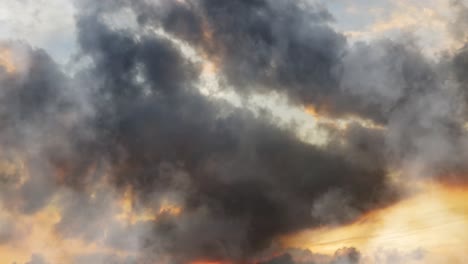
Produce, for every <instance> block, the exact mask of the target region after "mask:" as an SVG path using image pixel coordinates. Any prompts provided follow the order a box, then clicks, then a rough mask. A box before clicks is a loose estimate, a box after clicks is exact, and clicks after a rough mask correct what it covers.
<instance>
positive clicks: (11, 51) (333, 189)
mask: <svg viewBox="0 0 468 264" xmlns="http://www.w3.org/2000/svg"><path fill="white" fill-rule="evenodd" d="M75 4H76V8H77V14H76V28H77V42H78V46H79V52H78V54H76V56H75V57H74V60H73V61H72V62H71V64H76V67H73V68H74V69H75V70H74V71H73V72H72V73H71V72H70V71H69V70H67V69H66V68H65V67H63V66H61V65H60V64H58V63H56V62H54V60H53V59H52V58H51V56H49V55H48V54H47V52H45V51H44V50H41V49H39V48H34V47H32V46H30V45H29V44H28V43H25V42H23V41H18V40H11V41H5V42H3V43H2V44H1V49H0V50H1V53H0V54H1V55H0V65H1V66H0V120H1V122H0V146H1V147H0V150H1V151H0V156H1V162H0V168H1V171H2V173H1V175H0V188H1V190H2V191H1V194H0V196H1V201H2V206H3V207H4V208H5V210H6V211H8V212H10V213H11V214H12V215H25V216H29V215H33V214H36V213H37V212H40V211H41V210H44V209H45V208H48V207H50V205H51V204H52V205H53V206H54V208H56V209H57V210H58V212H59V214H60V218H59V220H58V221H57V223H56V224H55V225H54V226H53V230H54V232H56V234H57V236H58V237H60V238H63V239H79V240H82V241H84V243H87V244H97V245H99V246H101V247H104V248H107V249H109V250H108V251H106V252H107V253H99V254H98V253H96V254H77V255H74V256H73V258H70V259H68V260H67V261H68V262H69V263H170V264H172V263H174V264H177V263H192V262H195V261H220V262H228V263H264V264H267V263H268V264H273V263H275V264H289V263H291V264H292V263H296V264H298V263H302V264H306V263H307V264H312V263H329V264H331V263H336V264H338V263H340V264H341V263H359V261H360V259H361V254H360V253H359V251H358V250H357V249H354V248H344V249H337V252H336V253H335V255H333V256H327V255H318V254H314V253H313V252H309V251H300V250H298V249H290V250H285V249H282V248H281V247H280V245H279V244H278V239H279V238H281V237H282V236H284V235H287V234H292V233H294V232H298V231H301V230H305V229H308V228H313V227H319V226H323V225H340V224H345V223H350V222H351V221H353V220H356V219H357V218H358V217H359V216H361V215H363V214H365V213H367V212H370V211H372V210H375V209H378V208H383V207H385V206H388V205H390V204H392V203H394V202H396V201H397V200H398V199H400V198H401V197H402V195H404V191H403V190H401V188H402V187H401V186H400V185H399V184H396V183H395V182H394V181H393V180H392V178H391V177H390V175H391V174H395V173H396V174H398V175H399V176H398V177H399V182H405V181H406V182H409V181H411V180H413V179H414V178H415V177H432V178H434V179H437V180H439V181H442V182H447V183H454V182H456V183H465V182H466V181H467V180H468V179H467V178H466V175H468V174H467V170H468V167H467V165H466V160H467V158H468V137H467V132H466V130H465V123H466V119H467V112H466V109H465V104H466V101H467V99H468V94H467V92H466V89H468V78H467V77H466V71H467V70H468V49H466V48H464V49H460V50H455V51H447V52H446V53H445V54H443V55H441V56H439V57H437V58H436V59H435V58H433V57H429V56H427V55H425V54H424V53H423V52H421V51H420V48H419V47H418V45H417V44H415V42H414V41H413V40H412V39H411V37H410V36H408V37H407V38H402V39H401V40H389V39H377V40H373V41H370V42H366V43H364V42H351V41H349V40H348V39H347V37H346V36H345V35H344V34H343V33H342V32H338V31H336V30H335V29H334V28H333V22H334V21H335V20H338V19H339V17H333V16H332V15H331V14H330V13H329V12H328V11H327V10H326V9H324V8H323V7H322V6H319V5H313V4H306V3H305V2H303V1H293V0H286V1H273V0H250V1H248V0H236V1H233V0H194V1H169V0H161V1H144V0H133V1H130V0H105V1H91V0H80V1H77V2H76V3H75ZM453 7H454V8H456V10H457V14H458V15H459V16H458V18H457V19H456V20H455V21H454V22H453V23H452V24H449V25H447V26H448V27H449V28H450V30H451V32H453V33H454V37H456V38H463V40H464V39H466V36H467V34H468V33H467V32H468V31H466V30H465V28H466V25H467V23H468V22H467V20H466V17H468V16H467V15H468V9H467V7H466V6H464V5H463V3H461V2H456V3H454V5H453ZM124 17H125V19H124ZM129 17H130V18H129ZM119 21H120V23H119ZM121 21H130V22H131V23H130V22H129V23H128V25H125V23H124V26H122V22H121ZM187 49H189V50H191V51H192V52H193V53H195V55H194V54H187V52H186V50H187ZM196 57H197V58H202V59H201V60H200V59H198V60H197V59H196ZM12 61H13V62H14V63H13V62H12ZM207 63H209V66H210V67H211V68H210V69H211V71H212V74H215V75H216V76H217V77H216V78H217V80H218V81H219V89H220V90H219V91H218V92H219V93H229V92H233V93H235V95H236V96H238V97H239V98H241V100H249V98H251V97H252V96H255V95H258V94H262V95H271V94H276V95H279V96H281V97H284V98H287V102H288V104H289V105H290V107H297V108H301V109H313V111H314V112H315V113H316V114H317V115H318V116H320V117H322V118H326V119H327V120H345V119H346V120H351V122H350V123H349V125H347V126H346V127H339V126H334V125H331V124H330V123H323V124H320V126H319V129H320V130H323V131H324V132H325V134H326V137H325V138H324V143H323V144H319V145H317V144H312V143H310V142H307V141H306V140H303V139H301V138H299V137H298V135H297V131H296V126H294V125H284V124H280V123H279V121H278V120H277V119H275V118H274V117H273V115H272V114H271V113H269V112H268V110H265V109H264V110H263V111H260V112H255V111H252V110H251V109H249V108H246V107H242V106H239V105H236V104H233V103H232V102H231V101H230V100H229V98H227V97H226V98H224V97H216V96H211V95H207V94H206V93H203V92H202V91H201V89H200V87H201V86H203V85H204V81H203V78H202V75H203V74H205V73H206V70H207V69H206V67H207V65H206V64H207ZM122 199H123V200H125V199H127V201H128V202H130V203H131V207H130V209H131V210H132V211H135V212H133V213H136V214H139V215H148V214H149V217H136V216H134V217H133V218H132V217H130V216H128V215H127V218H131V219H127V220H129V221H127V222H126V223H122V222H121V221H119V219H118V218H119V217H118V216H119V214H122V212H121V211H122V210H121V209H120V208H118V206H117V204H116V201H120V200H122ZM124 213H125V212H124ZM127 213H128V212H127ZM116 216H117V217H116ZM123 217H124V218H125V217H126V216H125V215H124V216H123ZM0 223H1V227H0V244H11V243H16V242H15V241H18V240H21V239H24V238H25V237H27V235H28V233H27V232H26V231H25V230H21V228H17V227H16V224H15V221H14V220H12V219H11V218H8V217H0ZM109 252H111V253H109ZM122 252H126V253H128V255H125V256H124V257H122V254H121V253H122ZM277 252H280V253H281V254H278V253H277ZM272 255H273V256H275V257H271V256H272ZM422 255H423V253H420V254H416V256H415V258H418V257H419V258H422V257H423V256H422ZM406 257H407V256H401V257H400V258H401V259H402V260H401V263H404V262H405V261H404V258H406ZM409 257H414V256H409ZM28 263H30V264H33V263H34V264H38V263H49V262H48V260H47V259H45V258H44V257H43V256H41V255H40V252H38V254H37V255H32V256H31V260H30V261H29V262H28ZM393 263H395V262H393Z"/></svg>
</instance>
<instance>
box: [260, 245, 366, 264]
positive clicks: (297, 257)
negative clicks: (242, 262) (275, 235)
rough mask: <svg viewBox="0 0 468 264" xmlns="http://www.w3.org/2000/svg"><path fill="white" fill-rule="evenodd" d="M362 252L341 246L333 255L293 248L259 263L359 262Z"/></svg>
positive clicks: (315, 263)
mask: <svg viewBox="0 0 468 264" xmlns="http://www.w3.org/2000/svg"><path fill="white" fill-rule="evenodd" d="M360 261H361V253H360V252H359V251H358V250H356V249H355V248H341V249H339V250H337V251H336V252H335V253H334V254H333V255H330V256H328V255H320V254H313V253H312V252H310V251H309V250H299V249H291V250H290V252H289V253H285V254H283V255H280V256H278V257H275V258H273V259H270V260H267V261H263V262H259V263H258V264H358V263H360Z"/></svg>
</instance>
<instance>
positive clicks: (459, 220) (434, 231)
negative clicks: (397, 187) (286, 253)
mask: <svg viewBox="0 0 468 264" xmlns="http://www.w3.org/2000/svg"><path fill="white" fill-rule="evenodd" d="M466 201H468V189H465V188H455V187H449V186H443V185H440V184H436V183H425V184H423V191H422V192H421V193H419V194H417V195H415V196H413V197H411V198H409V199H407V200H404V201H402V202H400V203H398V204H396V205H394V206H391V207H389V208H386V209H381V210H377V211H374V212H371V213H369V214H367V215H365V216H363V217H361V218H360V219H359V220H358V221H356V222H354V223H353V224H350V225H348V226H344V227H335V228H334V227H323V228H318V229H313V230H308V231H305V232H301V233H299V234H295V235H293V236H289V237H286V238H285V239H284V240H283V243H284V244H285V245H286V246H287V247H297V248H306V249H310V250H311V251H313V252H318V253H326V254H332V253H333V252H334V251H335V250H336V249H337V248H342V247H356V248H358V249H359V250H361V252H363V253H364V255H372V254H373V253H374V252H377V251H379V250H382V249H386V250H403V251H404V250H416V249H422V250H425V251H427V252H430V254H431V256H430V258H429V260H428V261H430V262H425V263H464V261H463V260H464V258H465V257H466V256H463V255H460V252H468V204H467V203H466ZM447 259H449V260H450V261H447Z"/></svg>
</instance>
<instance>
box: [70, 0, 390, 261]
mask: <svg viewBox="0 0 468 264" xmlns="http://www.w3.org/2000/svg"><path fill="white" fill-rule="evenodd" d="M230 3H231V2H229V3H227V2H226V3H224V4H225V5H226V8H234V9H237V8H246V7H244V6H243V4H244V3H238V4H235V3H233V4H230ZM246 3H247V2H246ZM251 4H253V5H254V7H257V6H258V7H259V8H260V7H262V6H265V3H262V1H258V3H253V2H252V3H251ZM211 5H212V6H211ZM231 5H233V6H232V7H231ZM237 5H239V6H237ZM291 7H293V6H291ZM207 8H208V6H207ZM210 8H219V9H220V10H221V11H223V10H224V7H223V3H211V4H210ZM295 8H298V9H297V10H302V9H300V7H295ZM246 10H249V12H252V11H250V8H249V9H246ZM221 11H220V12H221ZM259 11H261V10H259ZM207 12H214V13H216V12H218V11H216V10H207ZM223 12H224V11H223ZM275 12H276V11H275ZM291 12H293V11H291ZM252 16H254V14H252ZM316 16H318V15H316ZM252 19H254V18H252ZM255 19H256V18H255ZM291 19H292V17H291ZM302 19H305V18H302ZM317 20H321V19H318V18H317ZM234 22H235V21H234ZM234 22H233V23H234ZM250 22H252V21H250ZM250 22H249V23H246V25H245V26H246V27H247V26H248V24H251V23H250ZM260 22H261V21H260ZM226 23H228V24H227V25H226V27H233V26H234V25H231V24H229V23H231V22H226ZM297 23H299V22H297ZM264 24H265V26H267V25H266V24H267V23H266V21H265V22H264ZM78 25H79V41H80V43H81V47H82V51H83V54H85V55H87V56H90V58H91V59H92V64H93V67H92V68H90V69H89V70H87V71H88V72H87V73H84V74H83V75H84V76H88V77H87V78H89V80H91V81H93V82H94V84H95V85H96V84H98V85H97V86H96V87H97V88H96V90H95V95H94V96H93V100H96V103H95V104H96V107H97V109H99V110H98V111H97V112H98V113H99V114H98V115H97V116H96V119H95V129H96V133H97V135H98V142H99V146H100V148H98V149H96V150H95V151H97V152H98V153H99V154H98V155H95V154H91V156H102V155H105V157H106V162H109V163H110V164H111V166H110V167H111V173H110V175H112V178H111V180H112V181H113V182H114V183H115V184H116V185H117V186H118V187H120V188H121V189H122V190H124V189H125V188H127V187H128V186H130V187H131V188H132V189H133V190H135V192H137V195H138V197H139V199H140V200H141V201H142V202H143V203H145V202H146V203H153V201H154V199H156V200H158V199H160V198H158V197H163V196H164V195H165V194H172V195H176V196H177V197H179V200H180V203H181V205H182V206H183V208H184V210H183V212H182V214H181V215H180V216H178V217H170V216H168V217H164V218H162V219H160V220H158V221H157V223H156V224H155V226H154V236H152V237H150V238H148V241H147V242H146V243H147V247H148V248H149V249H148V252H163V253H166V254H171V255H173V256H176V257H175V260H176V261H181V262H186V261H189V260H193V259H213V260H223V259H224V260H228V259H230V260H235V261H246V260H248V258H249V257H251V256H253V255H254V254H255V253H256V252H258V251H260V250H262V249H265V248H267V247H269V245H270V243H271V242H272V240H273V239H274V238H276V237H278V236H280V235H284V234H287V233H289V232H294V231H298V230H301V229H303V228H307V227H311V226H315V225H317V224H319V223H320V222H321V219H319V217H318V216H316V215H314V214H312V207H313V205H314V202H315V201H316V200H317V199H319V198H320V197H321V196H322V195H324V194H325V193H327V192H328V191H331V190H339V191H340V192H341V193H343V195H345V196H346V197H347V204H348V206H349V208H353V212H356V213H355V214H353V215H351V216H349V215H346V213H341V214H337V217H336V221H337V223H342V222H345V221H349V220H352V219H354V217H355V216H357V215H359V213H360V212H364V211H367V210H370V209H372V208H375V207H377V206H380V205H381V204H382V203H386V202H388V201H389V200H388V199H387V197H385V199H382V197H384V196H377V195H376V196H374V195H371V196H369V195H365V194H366V193H368V190H376V191H377V192H379V193H389V192H388V190H387V186H386V178H385V175H386V170H385V168H384V167H378V166H367V165H366V164H364V163H362V164H361V163H359V162H352V161H350V160H348V159H347V157H346V155H342V154H341V153H339V151H335V150H331V149H328V148H319V147H316V146H312V145H309V144H306V143H304V142H302V141H300V140H299V139H298V138H297V137H296V136H295V134H294V132H293V131H292V130H288V129H281V128H279V127H278V126H277V125H276V124H275V123H274V121H273V120H271V119H269V118H268V117H267V116H264V115H260V116H256V115H254V114H253V113H251V112H249V111H247V110H243V109H237V108H234V107H233V106H231V105H230V104H229V103H227V102H225V101H223V100H214V99H212V98H209V97H205V96H203V95H201V94H200V93H199V91H198V90H197V89H196V88H195V83H196V81H197V73H198V72H199V69H198V65H196V64H192V63H190V62H188V60H187V59H185V58H184V57H183V56H182V54H181V51H180V50H179V48H177V47H176V46H175V45H174V44H173V43H172V42H170V41H169V40H165V39H163V38H158V37H156V36H146V35H143V36H140V37H138V38H136V37H135V36H134V35H133V34H132V33H131V32H127V31H115V30H112V29H110V28H109V27H108V26H107V25H106V24H105V23H104V22H103V19H102V16H101V14H100V13H97V14H96V13H94V12H92V13H86V14H84V15H82V16H80V19H79V22H78ZM251 30H254V31H255V29H251ZM259 30H263V29H259ZM318 30H319V31H320V30H322V29H318ZM323 30H325V29H323ZM325 31H326V32H328V33H326V34H335V33H332V31H329V30H325ZM219 34H222V33H221V32H220V33H219ZM298 45H299V44H298ZM304 45H305V43H304ZM316 48H317V49H320V47H318V46H317V47H316ZM311 51H312V53H313V54H312V55H311V56H321V55H318V54H317V53H320V51H315V50H311ZM291 52H293V51H292V50H291ZM314 54H315V55H314ZM297 56H299V55H298V54H297ZM282 59H283V58H280V61H281V60H282ZM326 60H328V59H326ZM252 63H254V62H252ZM325 63H328V62H325ZM249 64H250V63H249ZM227 67H230V66H227ZM281 67H282V68H284V69H283V70H286V67H287V66H286V65H284V66H281ZM288 74H289V73H285V76H284V78H285V79H288V78H289V77H288V76H287V75H288ZM317 74H318V75H321V74H320V73H317ZM137 75H138V76H140V77H139V78H136V76H137ZM318 75H317V76H318ZM282 78H283V77H282ZM250 81H251V80H249V82H250ZM357 133H359V132H357ZM349 149H350V151H352V149H351V147H350V148H349ZM176 174H178V175H179V176H176ZM180 175H183V176H180ZM177 177H179V178H177ZM180 177H182V180H181V178H180ZM181 181H182V184H181ZM70 182H73V180H71V181H70ZM155 197H156V198H155ZM331 206H334V205H331ZM71 208H73V207H71ZM71 211H75V210H74V209H72V210H71ZM66 219H68V218H67V216H65V217H64V221H63V223H62V224H61V225H64V227H66V226H67V222H68V221H71V222H70V223H72V222H74V221H72V219H74V218H73V217H72V218H70V220H66ZM78 222H80V221H78Z"/></svg>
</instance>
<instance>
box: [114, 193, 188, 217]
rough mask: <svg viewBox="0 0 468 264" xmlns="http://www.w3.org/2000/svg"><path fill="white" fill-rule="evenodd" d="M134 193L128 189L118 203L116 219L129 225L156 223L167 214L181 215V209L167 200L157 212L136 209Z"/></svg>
mask: <svg viewBox="0 0 468 264" xmlns="http://www.w3.org/2000/svg"><path fill="white" fill-rule="evenodd" d="M135 205H136V200H135V197H134V193H133V191H132V189H131V188H128V189H127V190H126V191H125V193H124V195H123V198H122V200H121V201H120V208H121V210H120V213H119V214H118V215H117V219H118V220H120V221H122V222H124V223H129V224H135V223H137V222H145V221H156V220H157V219H158V218H159V217H160V216H161V215H164V214H168V215H172V216H179V215H180V214H181V213H182V208H181V207H180V206H178V205H175V204H173V203H171V202H169V201H168V200H163V201H162V203H161V206H160V207H159V209H158V210H157V211H153V210H151V209H148V208H137V206H135Z"/></svg>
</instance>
